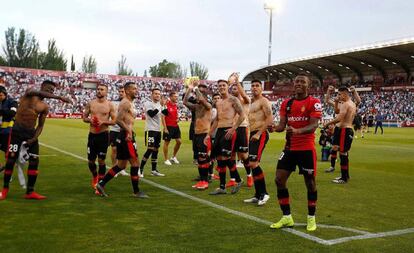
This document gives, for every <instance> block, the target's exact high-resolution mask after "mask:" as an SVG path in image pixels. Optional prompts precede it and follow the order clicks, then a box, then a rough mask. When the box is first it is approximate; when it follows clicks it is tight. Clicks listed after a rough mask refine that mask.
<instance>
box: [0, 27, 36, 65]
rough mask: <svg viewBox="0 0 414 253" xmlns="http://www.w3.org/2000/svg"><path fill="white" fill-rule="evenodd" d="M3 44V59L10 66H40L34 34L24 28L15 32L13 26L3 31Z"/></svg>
mask: <svg viewBox="0 0 414 253" xmlns="http://www.w3.org/2000/svg"><path fill="white" fill-rule="evenodd" d="M4 34H5V44H4V45H3V52H4V59H5V60H6V62H7V65H9V66H11V67H26V68H39V67H40V62H39V58H40V52H39V51H40V50H39V43H38V42H37V40H36V38H35V36H34V35H32V34H31V33H29V32H28V31H26V30H24V29H20V30H19V33H17V32H16V30H15V28H14V27H10V28H8V29H7V30H6V31H5V33H4Z"/></svg>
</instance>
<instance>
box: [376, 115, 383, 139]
mask: <svg viewBox="0 0 414 253" xmlns="http://www.w3.org/2000/svg"><path fill="white" fill-rule="evenodd" d="M383 120H384V116H382V114H381V112H377V114H376V115H375V131H374V134H377V130H378V127H379V128H381V134H384V129H382V121H383Z"/></svg>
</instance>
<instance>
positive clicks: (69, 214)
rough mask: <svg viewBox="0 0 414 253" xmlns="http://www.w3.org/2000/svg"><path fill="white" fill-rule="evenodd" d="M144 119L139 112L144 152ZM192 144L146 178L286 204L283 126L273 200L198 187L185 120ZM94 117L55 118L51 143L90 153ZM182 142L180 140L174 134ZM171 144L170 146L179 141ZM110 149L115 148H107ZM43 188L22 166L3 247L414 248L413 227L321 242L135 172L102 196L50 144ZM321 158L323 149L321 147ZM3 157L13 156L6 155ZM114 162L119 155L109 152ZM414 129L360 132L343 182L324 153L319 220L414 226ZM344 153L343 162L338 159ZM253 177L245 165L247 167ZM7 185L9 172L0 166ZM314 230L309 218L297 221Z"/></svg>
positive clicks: (294, 197)
mask: <svg viewBox="0 0 414 253" xmlns="http://www.w3.org/2000/svg"><path fill="white" fill-rule="evenodd" d="M143 126H144V122H142V121H137V124H136V127H135V129H136V132H137V137H136V140H137V142H138V147H139V150H138V151H139V154H140V156H141V155H142V154H143V152H144V151H145V148H144V146H143V143H144V139H143ZM181 130H182V135H183V140H184V142H183V145H182V147H181V150H180V152H179V154H178V159H179V160H180V161H181V164H180V165H174V166H171V167H166V166H165V165H164V164H163V159H161V157H162V155H161V152H160V155H159V157H160V159H159V168H160V171H161V172H162V173H165V174H166V177H164V178H155V177H151V176H150V175H149V171H150V164H148V165H147V166H146V170H145V172H146V173H145V179H146V180H151V181H153V182H156V183H158V184H161V185H163V186H167V187H169V188H172V189H175V190H177V191H180V192H183V193H186V194H188V195H191V196H194V197H197V198H200V199H203V200H207V201H210V202H213V203H215V204H218V205H220V206H224V207H227V208H230V209H232V210H235V211H239V212H242V213H245V214H248V215H251V216H254V217H257V218H260V219H263V220H266V221H277V220H278V219H279V218H280V216H281V212H280V209H279V206H278V203H277V199H276V187H275V184H274V182H273V179H274V175H275V166H276V161H277V158H278V156H279V154H280V151H281V149H282V146H283V142H284V134H271V138H270V141H269V143H268V145H267V147H266V149H265V152H264V155H263V157H262V166H261V167H262V168H263V169H264V170H265V175H266V182H267V187H268V191H269V193H270V196H271V199H270V200H269V202H268V203H267V205H266V206H264V207H257V206H255V205H247V204H244V203H243V202H242V201H243V199H245V198H248V197H251V196H252V195H253V189H249V188H247V187H243V188H242V190H241V192H239V193H238V194H236V195H231V194H227V195H226V196H209V195H208V192H209V191H211V190H212V189H214V188H215V187H217V186H218V182H217V181H215V182H213V183H212V184H211V185H210V188H209V189H208V190H207V191H196V190H194V189H192V188H191V185H192V184H193V183H194V182H192V179H193V178H194V177H195V176H196V175H197V169H196V167H195V166H194V165H192V151H191V144H190V142H189V141H188V123H186V122H183V123H181ZM87 134H88V130H87V125H86V124H84V123H82V122H81V121H80V120H47V122H46V126H45V129H44V132H43V134H42V136H41V138H40V140H41V142H42V143H45V144H48V145H51V146H54V147H56V148H59V149H61V150H64V151H67V152H70V153H73V154H76V155H79V156H82V157H86V141H87ZM172 144H173V142H172ZM171 149H172V145H170V150H171ZM108 153H109V150H108ZM40 154H41V158H40V166H39V170H40V173H39V177H38V181H37V184H36V190H37V191H38V192H39V193H41V194H44V195H46V196H47V197H48V199H47V200H45V201H28V200H24V199H23V198H22V196H23V194H24V191H23V190H22V189H21V188H20V186H19V185H18V182H17V176H16V172H14V180H13V182H12V183H11V186H10V187H11V188H10V192H9V195H8V198H7V200H5V201H1V202H0V214H1V219H0V252H2V253H6V252H301V253H303V252H347V253H349V252H412V251H413V248H414V233H407V234H403V235H397V236H389V237H382V238H372V239H364V240H352V241H347V242H343V243H339V244H334V245H330V246H327V245H322V244H319V243H316V242H314V241H311V240H308V239H306V238H303V237H300V236H297V235H294V234H292V233H288V232H286V231H280V230H278V231H275V230H271V229H269V227H268V226H267V225H264V224H261V223H258V222H255V221H253V220H249V219H246V218H244V217H240V216H237V215H234V214H230V213H227V212H224V211H223V210H220V209H217V208H214V207H211V206H208V205H205V204H202V203H199V202H196V201H193V200H191V199H189V198H184V197H182V196H178V195H176V194H173V193H170V192H167V191H165V190H163V189H160V188H157V187H154V186H153V185H150V184H148V183H145V182H141V183H140V187H141V189H142V190H143V191H145V192H146V193H147V194H148V195H149V196H150V198H149V199H134V198H132V197H131V184H130V179H129V177H118V178H116V179H114V180H112V181H111V182H110V183H109V184H108V185H107V186H106V189H107V193H109V194H110V197H108V198H101V197H98V196H95V195H94V194H93V191H92V189H91V187H90V177H91V176H90V172H89V170H88V167H87V163H86V162H85V161H83V160H80V159H78V158H75V157H72V156H69V155H67V154H64V153H61V152H58V151H56V150H54V149H50V148H46V147H44V146H42V147H41V151H40ZM42 155H43V156H42ZM318 158H320V152H319V147H318ZM1 160H2V162H3V160H4V158H3V157H2V158H1ZM107 164H108V165H109V164H110V159H109V156H108V157H107ZM413 164H414V129H397V128H391V129H390V128H385V134H384V135H373V134H372V133H368V134H367V135H366V138H364V139H360V138H358V139H356V140H354V143H353V147H352V150H351V153H350V175H351V181H350V182H349V184H347V185H334V184H332V183H331V179H332V178H334V177H335V176H337V175H338V173H339V172H338V170H337V171H336V172H335V173H334V174H326V173H324V172H323V170H324V169H325V168H327V167H329V163H327V162H324V163H322V162H318V176H317V187H318V196H319V199H318V205H317V222H318V223H319V224H325V225H336V226H341V227H346V228H353V229H358V230H363V231H367V232H370V233H378V232H387V231H394V230H400V229H407V228H413V227H414V218H413V217H414V197H413V196H414V170H413ZM338 167H339V162H338V163H337V168H338ZM239 172H240V174H241V175H242V177H243V178H245V171H244V169H243V168H241V169H239ZM0 180H1V184H2V181H3V174H1V175H0ZM288 187H289V191H290V195H291V209H292V215H293V217H294V219H295V222H298V223H304V222H306V214H307V200H306V188H305V185H304V183H303V178H302V177H301V176H299V175H298V174H297V173H295V174H292V176H291V178H290V180H289V183H288ZM295 229H296V230H297V231H301V232H305V233H306V231H305V228H304V227H302V226H298V227H295ZM308 234H310V235H312V236H315V237H318V238H322V239H324V240H332V239H336V238H342V237H348V236H355V235H358V234H356V233H354V232H350V231H343V230H339V229H332V228H322V227H319V228H318V230H317V231H315V232H313V233H308Z"/></svg>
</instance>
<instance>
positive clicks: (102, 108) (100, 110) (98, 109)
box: [90, 103, 111, 115]
mask: <svg viewBox="0 0 414 253" xmlns="http://www.w3.org/2000/svg"><path fill="white" fill-rule="evenodd" d="M90 108H91V113H92V114H99V115H108V114H109V112H110V110H111V108H110V106H109V104H100V103H93V104H91V106H90Z"/></svg>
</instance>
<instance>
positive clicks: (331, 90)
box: [325, 85, 361, 173]
mask: <svg viewBox="0 0 414 253" xmlns="http://www.w3.org/2000/svg"><path fill="white" fill-rule="evenodd" d="M349 90H350V92H351V93H352V97H353V98H354V100H355V105H356V107H358V105H359V104H360V103H361V98H360V97H359V94H358V92H357V90H356V89H355V87H354V86H351V87H349ZM334 92H335V87H333V86H332V85H330V86H329V87H328V91H327V93H326V96H325V103H326V104H328V105H330V106H332V107H333V108H334V112H335V114H339V111H340V107H341V105H342V101H341V100H340V99H339V96H337V97H336V98H333V99H331V97H332V94H333V93H334ZM339 134H340V133H339V127H338V126H337V125H335V129H334V135H333V137H332V143H334V145H333V146H332V149H331V167H329V168H328V169H326V170H325V172H327V173H330V172H334V171H335V163H336V158H337V155H338V150H339V144H338V145H335V143H336V142H337V141H338V140H335V139H336V138H337V136H338V137H339Z"/></svg>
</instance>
